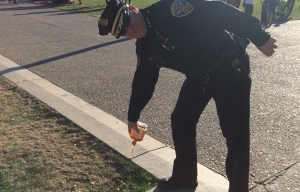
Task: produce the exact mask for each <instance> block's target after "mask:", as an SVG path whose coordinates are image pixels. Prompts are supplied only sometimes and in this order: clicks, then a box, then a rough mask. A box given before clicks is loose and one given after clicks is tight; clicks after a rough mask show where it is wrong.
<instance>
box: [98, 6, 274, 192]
mask: <svg viewBox="0 0 300 192" xmlns="http://www.w3.org/2000/svg"><path fill="white" fill-rule="evenodd" d="M129 4H130V2H129V3H127V2H122V1H119V0H110V1H109V2H107V6H106V8H105V10H104V12H103V13H102V15H101V17H100V18H99V21H98V28H99V34H100V35H102V36H104V35H108V34H109V33H111V34H112V35H113V36H115V37H116V38H119V37H120V36H125V37H127V38H135V39H137V40H136V54H137V68H136V71H135V74H134V78H133V82H132V92H131V97H130V103H129V109H128V132H129V133H130V131H131V130H132V129H134V130H135V131H138V128H137V121H138V120H139V118H140V115H141V112H142V110H143V109H144V107H145V106H146V105H147V103H148V102H149V101H150V99H151V97H152V95H153V92H154V89H155V85H156V83H157V81H158V77H159V71H160V68H161V67H165V68H170V69H172V70H175V71H179V72H181V73H184V74H185V76H186V79H185V81H184V83H183V85H182V87H181V91H180V93H179V97H178V100H177V103H176V106H175V109H174V111H173V112H172V114H171V128H172V135H173V142H174V147H175V153H176V158H175V160H174V164H173V171H172V175H171V177H169V178H164V179H161V180H159V181H158V188H160V189H161V190H173V189H177V188H181V187H186V188H196V187H197V186H198V182H197V153H196V151H197V149H196V128H197V123H198V121H199V118H200V116H201V113H202V112H203V110H204V108H205V107H206V105H207V104H208V102H209V101H210V100H211V99H212V98H213V99H214V101H215V104H216V108H217V114H218V117H219V122H220V127H221V130H222V133H223V136H224V137H225V139H226V145H227V148H228V153H227V159H226V174H227V177H228V180H229V192H248V191H249V186H248V182H249V161H250V160H249V156H250V136H249V135H250V131H249V117H250V87H251V78H250V66H249V57H248V55H247V53H246V52H245V50H243V49H240V47H239V45H238V44H236V42H235V41H234V38H233V37H232V36H231V35H230V34H231V32H232V33H234V34H237V35H239V36H241V37H243V38H248V39H250V40H251V42H252V43H253V44H254V45H255V46H256V47H257V48H258V49H259V50H260V51H261V52H262V53H263V54H264V55H266V56H268V57H270V56H272V55H273V54H274V52H275V49H276V48H277V46H276V44H275V42H276V40H275V39H274V38H272V37H271V36H270V34H268V33H266V32H265V31H263V30H262V28H261V26H260V22H259V20H258V19H256V18H255V17H252V16H250V15H248V14H245V13H243V12H241V11H240V10H238V9H236V8H234V7H233V6H230V5H228V4H226V3H224V2H222V1H199V0H163V1H158V2H157V3H155V4H153V5H151V6H149V7H146V8H144V9H138V8H136V7H134V6H133V5H129ZM229 21H230V22H229ZM200 174H201V173H200Z"/></svg>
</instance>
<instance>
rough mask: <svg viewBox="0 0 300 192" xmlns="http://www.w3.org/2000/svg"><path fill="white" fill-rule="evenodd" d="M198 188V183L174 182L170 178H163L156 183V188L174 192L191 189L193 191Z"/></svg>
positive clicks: (174, 180)
mask: <svg viewBox="0 0 300 192" xmlns="http://www.w3.org/2000/svg"><path fill="white" fill-rule="evenodd" d="M197 186H198V182H197V181H196V180H194V181H185V180H176V179H173V178H172V177H169V178H164V179H161V180H159V181H158V184H157V187H158V188H159V189H161V190H174V189H178V188H182V187H184V188H192V189H195V188H196V187H197Z"/></svg>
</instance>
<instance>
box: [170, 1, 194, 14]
mask: <svg viewBox="0 0 300 192" xmlns="http://www.w3.org/2000/svg"><path fill="white" fill-rule="evenodd" d="M192 11H193V6H192V5H191V4H190V3H189V2H187V1H184V0H175V1H174V2H173V3H172V6H171V12H172V15H173V16H174V17H184V16H186V15H188V14H189V13H190V12H192Z"/></svg>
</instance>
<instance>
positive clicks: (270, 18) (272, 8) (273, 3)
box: [265, 0, 279, 27]
mask: <svg viewBox="0 0 300 192" xmlns="http://www.w3.org/2000/svg"><path fill="white" fill-rule="evenodd" d="M278 3H279V1H278V0H266V10H265V11H266V13H267V26H268V27H269V26H271V25H272V24H273V23H274V21H275V19H276V7H277V5H278Z"/></svg>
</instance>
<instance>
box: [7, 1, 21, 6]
mask: <svg viewBox="0 0 300 192" xmlns="http://www.w3.org/2000/svg"><path fill="white" fill-rule="evenodd" d="M6 2H7V3H8V4H11V3H10V0H6ZM13 4H16V5H19V2H18V0H13Z"/></svg>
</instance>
